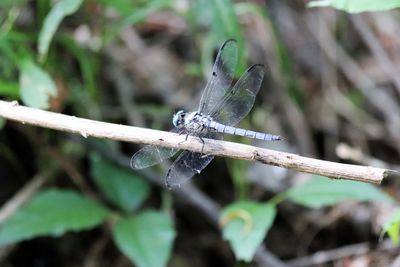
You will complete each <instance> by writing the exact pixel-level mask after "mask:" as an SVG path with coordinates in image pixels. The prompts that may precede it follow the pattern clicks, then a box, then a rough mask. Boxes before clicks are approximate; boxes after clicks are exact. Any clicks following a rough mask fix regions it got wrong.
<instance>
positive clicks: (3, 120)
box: [0, 117, 6, 130]
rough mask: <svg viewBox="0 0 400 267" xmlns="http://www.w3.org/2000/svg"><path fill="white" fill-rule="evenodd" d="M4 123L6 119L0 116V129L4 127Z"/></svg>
mask: <svg viewBox="0 0 400 267" xmlns="http://www.w3.org/2000/svg"><path fill="white" fill-rule="evenodd" d="M4 125H6V119H4V118H3V117H0V130H2V129H3V128H4Z"/></svg>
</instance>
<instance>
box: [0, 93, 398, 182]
mask: <svg viewBox="0 0 400 267" xmlns="http://www.w3.org/2000/svg"><path fill="white" fill-rule="evenodd" d="M0 116H2V117H4V118H7V119H10V120H14V121H19V122H21V123H23V124H31V125H36V126H40V127H45V128H50V129H56V130H60V131H66V132H72V133H78V134H80V135H82V136H83V137H85V138H86V137H89V136H93V137H98V138H107V139H113V140H118V141H125V142H131V143H140V144H153V145H158V146H163V147H171V148H178V149H184V150H190V151H195V152H201V150H202V143H201V142H200V141H199V140H198V139H197V138H196V137H191V138H189V139H188V140H187V141H186V142H183V141H184V140H185V137H184V136H179V135H177V134H174V133H169V132H163V131H157V130H151V129H146V128H139V127H132V126H126V125H118V124H112V123H106V122H100V121H93V120H88V119H82V118H77V117H74V116H68V115H63V114H59V113H54V112H49V111H44V110H39V109H34V108H29V107H24V106H20V105H18V103H17V102H5V101H1V100H0ZM205 142H206V145H205V147H204V150H203V152H204V153H205V154H212V155H216V156H225V157H230V158H235V159H242V160H249V161H258V162H261V163H264V164H270V165H274V166H279V167H283V168H287V169H291V170H295V171H300V172H307V173H312V174H317V175H323V176H327V177H330V178H334V179H348V180H356V181H362V182H369V183H377V184H379V183H381V182H382V180H383V179H384V178H386V177H387V176H388V175H389V174H396V175H397V172H395V171H391V170H388V169H382V168H375V167H369V166H367V167H366V166H359V165H351V164H342V163H335V162H330V161H324V160H317V159H312V158H307V157H302V156H299V155H295V154H290V153H285V152H278V151H274V150H270V149H263V148H258V147H254V146H249V145H244V144H238V143H232V142H225V141H220V140H212V139H205Z"/></svg>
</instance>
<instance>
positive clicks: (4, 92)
mask: <svg viewBox="0 0 400 267" xmlns="http://www.w3.org/2000/svg"><path fill="white" fill-rule="evenodd" d="M0 95H1V96H9V97H12V98H14V99H17V98H18V96H19V85H18V83H16V82H6V81H2V80H0Z"/></svg>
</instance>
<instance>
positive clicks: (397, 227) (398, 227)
mask: <svg viewBox="0 0 400 267" xmlns="http://www.w3.org/2000/svg"><path fill="white" fill-rule="evenodd" d="M385 233H387V234H388V235H389V237H390V239H391V240H392V242H393V244H395V245H396V246H397V245H399V244H400V240H399V233H400V209H398V210H397V211H396V212H394V213H393V215H392V216H391V217H390V218H389V220H387V221H386V222H385V223H384V225H383V226H382V232H381V235H380V236H381V237H383V235H384V234H385Z"/></svg>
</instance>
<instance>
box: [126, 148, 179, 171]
mask: <svg viewBox="0 0 400 267" xmlns="http://www.w3.org/2000/svg"><path fill="white" fill-rule="evenodd" d="M178 150H179V149H175V148H166V147H159V146H154V145H147V146H145V147H143V148H142V149H140V150H139V151H138V152H136V153H135V154H134V155H133V156H132V158H131V168H132V169H135V170H140V169H144V168H147V167H150V166H153V165H156V164H159V163H161V162H162V161H164V160H165V159H168V158H170V157H172V156H173V155H175V154H176V152H178Z"/></svg>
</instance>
